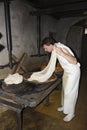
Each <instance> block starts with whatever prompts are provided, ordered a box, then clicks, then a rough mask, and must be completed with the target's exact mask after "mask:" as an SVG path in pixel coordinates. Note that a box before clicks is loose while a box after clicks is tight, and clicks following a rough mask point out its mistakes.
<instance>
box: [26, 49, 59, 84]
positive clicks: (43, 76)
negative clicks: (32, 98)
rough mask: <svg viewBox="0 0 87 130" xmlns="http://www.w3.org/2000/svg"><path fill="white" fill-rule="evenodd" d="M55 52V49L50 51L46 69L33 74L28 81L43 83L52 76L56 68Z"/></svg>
mask: <svg viewBox="0 0 87 130" xmlns="http://www.w3.org/2000/svg"><path fill="white" fill-rule="evenodd" d="M56 60H57V58H56V52H55V49H54V50H53V51H52V53H51V58H50V61H49V63H48V65H47V66H46V68H45V69H44V70H42V71H39V72H34V73H33V74H32V75H31V76H30V78H28V79H27V80H28V81H33V80H36V81H38V82H45V81H47V80H48V79H49V78H50V77H51V76H52V74H53V72H54V70H55V66H56Z"/></svg>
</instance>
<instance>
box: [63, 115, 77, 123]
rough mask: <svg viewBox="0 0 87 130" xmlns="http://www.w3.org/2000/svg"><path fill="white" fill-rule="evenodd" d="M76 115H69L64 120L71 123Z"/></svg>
mask: <svg viewBox="0 0 87 130" xmlns="http://www.w3.org/2000/svg"><path fill="white" fill-rule="evenodd" d="M74 116H75V115H74V114H68V115H67V116H65V117H64V118H63V120H64V121H65V122H69V121H71V120H72V119H73V118H74Z"/></svg>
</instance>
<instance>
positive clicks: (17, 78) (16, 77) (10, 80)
mask: <svg viewBox="0 0 87 130" xmlns="http://www.w3.org/2000/svg"><path fill="white" fill-rule="evenodd" d="M22 81H23V76H22V75H20V74H18V73H15V74H9V75H8V76H7V77H6V78H5V79H4V82H5V83H6V84H8V85H11V84H19V83H21V82H22Z"/></svg>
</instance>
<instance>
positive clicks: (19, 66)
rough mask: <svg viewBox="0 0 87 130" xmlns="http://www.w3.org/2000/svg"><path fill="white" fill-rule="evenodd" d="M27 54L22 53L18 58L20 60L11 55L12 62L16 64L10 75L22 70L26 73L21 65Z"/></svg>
mask: <svg viewBox="0 0 87 130" xmlns="http://www.w3.org/2000/svg"><path fill="white" fill-rule="evenodd" d="M26 56H27V54H26V53H23V55H22V56H21V57H20V59H18V58H17V57H16V56H15V55H12V58H13V60H14V61H16V62H18V63H17V64H16V65H15V66H14V67H13V69H12V74H14V73H17V72H20V70H21V69H22V71H23V72H26V69H25V67H24V66H23V65H22V64H23V62H24V60H25V58H26Z"/></svg>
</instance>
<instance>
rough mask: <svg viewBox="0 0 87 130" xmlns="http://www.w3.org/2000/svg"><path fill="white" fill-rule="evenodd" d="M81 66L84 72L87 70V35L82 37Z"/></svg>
mask: <svg viewBox="0 0 87 130" xmlns="http://www.w3.org/2000/svg"><path fill="white" fill-rule="evenodd" d="M81 64H82V69H83V70H85V69H87V34H84V35H83V37H82V48H81Z"/></svg>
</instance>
